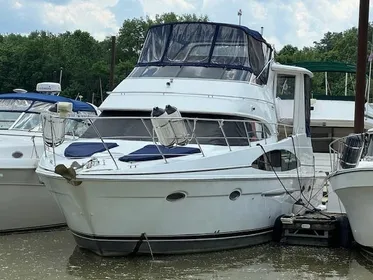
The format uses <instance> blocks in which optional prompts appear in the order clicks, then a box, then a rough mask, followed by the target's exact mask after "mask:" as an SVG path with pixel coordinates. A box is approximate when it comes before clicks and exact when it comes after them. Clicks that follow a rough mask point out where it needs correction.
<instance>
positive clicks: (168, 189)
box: [37, 22, 325, 256]
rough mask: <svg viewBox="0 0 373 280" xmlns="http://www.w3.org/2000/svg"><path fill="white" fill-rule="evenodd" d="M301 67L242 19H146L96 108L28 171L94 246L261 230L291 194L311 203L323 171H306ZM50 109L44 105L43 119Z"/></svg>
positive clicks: (253, 240) (221, 241) (245, 241)
mask: <svg viewBox="0 0 373 280" xmlns="http://www.w3.org/2000/svg"><path fill="white" fill-rule="evenodd" d="M284 74H286V75H291V76H293V77H294V79H295V82H296V87H295V89H294V102H295V105H296V106H294V126H293V129H292V131H290V133H289V134H286V133H287V130H284V129H283V127H284V126H283V125H282V124H278V122H277V110H276V106H275V96H276V89H277V88H278V87H276V84H275V82H276V81H277V80H278V79H277V78H278V77H279V76H280V75H284ZM311 77H312V73H311V72H310V71H308V70H306V69H304V68H300V67H293V66H285V65H280V64H278V63H275V62H274V61H273V51H272V48H271V46H270V45H269V44H268V43H267V42H266V41H265V40H264V39H263V38H262V36H261V35H260V33H258V32H256V31H253V30H250V29H248V28H246V27H243V26H237V25H229V24H219V23H201V22H198V23H197V22H195V23H173V24H163V25H157V26H153V27H151V28H150V30H149V31H148V34H147V37H146V40H145V43H144V47H143V50H142V53H141V55H140V58H139V61H138V64H137V65H136V67H135V69H134V70H133V71H132V73H131V74H130V75H129V77H128V78H126V79H125V80H123V81H122V82H121V83H120V84H119V85H118V86H117V87H116V88H115V89H114V91H113V92H112V93H110V95H109V96H108V97H107V98H106V100H105V101H104V102H103V103H102V105H101V106H100V110H101V111H102V113H101V115H100V117H99V118H97V119H96V120H95V121H94V122H93V124H92V125H91V127H90V128H89V129H88V130H87V131H86V132H85V133H84V134H83V135H82V137H81V138H80V139H79V140H77V141H74V142H73V143H66V142H62V141H59V143H58V144H59V145H52V147H49V148H47V149H46V151H45V154H44V156H43V157H42V158H41V160H40V162H39V166H38V168H37V173H38V175H39V178H40V180H41V181H42V182H44V183H45V185H46V186H47V188H48V189H49V190H50V191H51V193H52V194H53V195H54V197H55V198H56V200H57V201H58V203H59V205H60V207H61V209H62V211H63V213H64V215H65V217H66V219H67V224H68V226H69V228H70V230H71V231H72V233H73V235H74V237H75V240H76V242H77V244H78V245H79V246H80V247H83V248H86V249H89V250H91V251H93V252H95V253H97V254H99V255H102V256H121V255H128V254H135V253H144V254H149V253H154V254H156V253H157V254H178V253H192V252H193V253H195V252H206V251H217V250H225V249H232V248H240V247H246V246H249V245H255V244H260V243H263V242H267V241H269V240H271V238H272V230H273V226H274V222H275V220H276V218H277V217H279V216H280V215H282V214H290V213H292V211H293V206H294V203H295V202H298V203H297V204H300V201H299V199H302V200H303V204H304V206H305V207H308V208H313V207H312V205H317V204H316V202H314V201H313V200H312V201H311V204H312V205H310V200H311V198H312V197H313V195H314V193H315V192H317V191H315V190H314V186H315V185H316V186H317V184H315V181H316V180H317V181H321V180H323V179H324V177H325V175H324V174H323V175H322V176H318V174H315V169H314V158H313V153H312V145H311V139H310V135H309V133H308V132H309V127H308V125H309V118H310V97H311V92H310V88H309V87H305V86H304V85H305V84H308V83H309V82H310V79H311ZM168 104H171V105H172V106H166V105H168ZM165 106H166V107H165ZM152 108H153V110H152ZM163 108H164V109H163ZM62 119H63V118H62ZM83 119H84V118H83ZM60 120H61V118H59V117H58V116H57V114H56V115H53V114H48V115H46V116H45V121H46V123H47V125H46V127H47V128H48V127H49V126H52V127H54V126H57V125H58V123H59V121H60ZM279 131H280V132H279ZM45 134H48V135H49V136H50V135H51V133H50V129H48V131H46V132H45ZM54 138H55V139H59V138H60V135H59V134H58V133H56V134H55V135H54ZM323 176H324V177H323ZM319 186H320V185H319Z"/></svg>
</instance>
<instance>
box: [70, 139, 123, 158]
mask: <svg viewBox="0 0 373 280" xmlns="http://www.w3.org/2000/svg"><path fill="white" fill-rule="evenodd" d="M105 144H106V146H107V148H108V149H112V148H115V147H118V144H117V143H105ZM103 151H106V149H105V146H104V145H103V144H102V143H92V142H75V143H71V144H70V145H69V146H68V147H67V148H66V149H65V153H64V154H65V157H68V158H85V157H90V156H92V155H93V154H95V153H101V152H103Z"/></svg>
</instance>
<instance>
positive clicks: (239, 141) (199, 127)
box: [82, 111, 271, 146]
mask: <svg viewBox="0 0 373 280" xmlns="http://www.w3.org/2000/svg"><path fill="white" fill-rule="evenodd" d="M182 116H183V117H185V118H199V119H200V120H198V121H197V122H196V124H195V135H196V136H197V139H198V142H199V143H200V144H209V145H223V146H226V145H227V143H226V139H228V143H229V145H231V146H247V145H249V144H250V143H251V142H254V141H258V140H261V139H264V138H268V137H269V136H270V135H271V133H270V130H269V129H268V127H267V126H265V125H264V124H260V123H256V122H255V121H253V120H250V119H245V118H239V117H232V116H226V115H212V114H194V113H182ZM105 117H131V118H122V119H105ZM141 117H142V118H143V120H144V122H145V124H146V127H147V128H148V129H149V131H151V132H152V137H154V139H155V140H156V141H157V138H156V134H155V133H154V131H153V126H152V123H151V121H150V119H149V118H150V112H144V111H143V112H130V111H104V112H102V113H101V115H100V117H99V118H97V119H96V120H95V122H94V124H95V127H96V128H97V129H98V131H99V132H100V134H101V136H102V137H104V138H115V139H122V140H137V141H153V139H152V137H151V136H150V135H149V132H148V130H147V129H146V127H145V126H144V123H143V121H142V120H141ZM210 119H211V120H210ZM219 120H224V123H223V126H222V127H223V129H224V133H225V135H226V138H225V137H224V134H223V132H222V130H221V128H220V125H219V122H218V121H219ZM243 120H245V122H243ZM186 127H187V129H188V131H189V134H190V135H192V131H193V130H194V122H193V120H189V121H188V122H187V123H186ZM82 138H97V134H96V132H95V130H94V129H93V127H90V128H89V129H88V130H87V131H86V132H85V133H84V135H83V136H82ZM249 140H250V143H249ZM191 143H196V142H195V140H193V141H192V142H191Z"/></svg>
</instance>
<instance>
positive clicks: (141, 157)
mask: <svg viewBox="0 0 373 280" xmlns="http://www.w3.org/2000/svg"><path fill="white" fill-rule="evenodd" d="M158 148H159V149H160V150H161V152H162V154H163V155H164V157H165V158H172V157H180V156H185V155H190V154H196V153H200V152H201V150H200V149H198V148H189V147H174V148H167V147H165V146H161V145H158ZM157 159H162V155H161V154H160V153H159V150H158V149H157V146H156V145H146V146H145V147H143V148H141V149H139V150H137V151H134V152H132V153H130V154H128V155H126V156H122V157H121V158H119V160H120V161H125V162H129V161H148V160H157Z"/></svg>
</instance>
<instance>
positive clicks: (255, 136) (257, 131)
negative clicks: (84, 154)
mask: <svg viewBox="0 0 373 280" xmlns="http://www.w3.org/2000/svg"><path fill="white" fill-rule="evenodd" d="M49 117H52V118H56V119H59V118H61V117H60V116H58V115H53V116H50V115H49ZM63 119H72V120H88V122H89V123H90V126H91V127H92V129H93V132H94V133H95V135H97V138H98V139H100V141H101V143H103V145H104V148H105V151H106V152H108V154H109V156H110V158H111V160H112V161H113V163H114V165H115V167H116V169H117V170H118V169H119V165H118V162H117V160H118V158H115V156H114V155H113V153H112V152H111V151H110V149H109V148H108V147H107V145H106V143H105V140H104V139H118V138H119V139H122V140H131V139H134V138H136V139H143V140H145V139H146V140H147V141H149V140H151V142H153V143H154V144H155V146H156V147H157V149H158V152H159V154H160V155H161V157H162V159H163V161H164V162H165V163H168V161H167V158H166V155H165V154H164V153H163V152H162V150H161V149H160V147H159V145H157V142H158V140H157V138H158V137H157V136H156V135H155V133H154V128H153V127H149V126H148V124H147V123H146V122H145V121H146V120H151V119H157V118H155V117H79V118H78V117H76V116H73V117H72V116H69V117H66V118H63ZM96 119H100V120H105V121H110V120H118V119H121V120H126V119H127V120H130V119H136V120H140V121H141V123H142V125H143V126H144V127H145V129H146V132H147V135H141V136H134V135H112V136H104V135H103V134H102V133H101V132H100V131H99V129H98V128H97V126H96V124H95V120H96ZM168 119H169V121H170V122H171V121H172V120H173V119H177V120H179V121H180V120H183V121H185V122H186V124H187V126H188V127H189V130H190V131H189V133H191V135H188V136H187V137H188V139H189V143H190V141H191V140H193V141H195V144H196V145H197V146H198V148H199V150H200V152H201V154H202V156H203V157H204V156H205V152H204V151H203V148H202V147H203V145H202V144H201V142H200V140H202V139H211V140H214V139H220V140H222V139H223V140H224V141H223V142H225V145H224V144H223V146H226V147H227V148H228V149H229V151H232V150H233V147H235V146H246V145H242V144H236V145H232V143H230V140H234V139H235V140H237V139H238V140H239V139H244V140H245V141H244V142H242V143H245V142H246V141H247V146H251V144H252V142H253V141H262V140H264V141H267V138H271V137H276V136H278V134H279V133H278V132H277V131H275V132H269V131H267V130H266V128H268V123H265V122H262V121H256V120H242V119H240V120H235V119H208V118H190V117H182V118H180V117H170V118H168ZM191 121H193V127H192V126H191V123H190V122H191ZM199 121H210V122H216V123H217V125H218V127H219V129H220V131H221V135H220V136H198V135H196V132H195V128H196V125H197V124H198V122H199ZM229 122H235V123H242V124H244V127H245V132H244V133H245V134H246V135H245V136H240V135H239V136H227V133H226V131H225V129H224V124H225V123H229ZM247 124H250V125H251V129H250V131H249V128H248V127H247ZM254 124H255V125H254ZM276 125H277V127H278V128H279V127H284V130H285V134H286V135H287V129H286V128H287V127H292V125H288V124H284V123H277V124H276ZM249 127H250V126H249ZM51 130H52V131H53V133H54V130H53V129H51ZM175 134H176V133H175ZM78 138H83V137H78ZM89 138H90V139H92V138H91V137H89ZM94 138H96V137H94ZM207 145H210V144H207ZM52 149H53V154H54V157H55V148H54V146H53V147H52Z"/></svg>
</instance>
